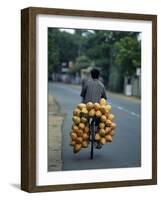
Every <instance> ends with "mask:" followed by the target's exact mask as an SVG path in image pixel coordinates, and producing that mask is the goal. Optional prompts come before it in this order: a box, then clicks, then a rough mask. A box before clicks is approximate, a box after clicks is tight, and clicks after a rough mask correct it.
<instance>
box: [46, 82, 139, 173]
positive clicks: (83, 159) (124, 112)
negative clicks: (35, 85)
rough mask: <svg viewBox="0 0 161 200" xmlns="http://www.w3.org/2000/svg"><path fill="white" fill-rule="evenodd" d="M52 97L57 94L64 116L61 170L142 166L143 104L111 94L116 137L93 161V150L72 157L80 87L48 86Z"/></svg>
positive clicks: (97, 151)
mask: <svg viewBox="0 0 161 200" xmlns="http://www.w3.org/2000/svg"><path fill="white" fill-rule="evenodd" d="M48 90H49V94H51V95H54V97H55V98H56V100H57V102H58V103H59V105H60V110H61V112H62V113H66V114H67V115H66V118H65V120H64V123H63V127H62V130H63V144H62V160H63V169H62V170H83V169H104V168H123V167H140V166H141V118H140V112H141V110H140V103H139V102H138V101H136V100H131V99H128V98H124V97H122V96H119V95H109V94H108V93H107V97H108V101H109V102H110V104H111V105H112V113H113V114H114V115H115V116H116V119H115V122H116V124H117V129H116V135H115V137H114V138H113V142H112V143H110V144H109V143H108V144H106V145H104V146H103V148H102V149H95V150H94V159H93V160H91V159H90V148H87V149H82V150H81V151H80V152H79V153H78V154H73V151H72V147H71V146H70V145H69V143H70V136H69V133H70V130H71V124H72V119H71V118H72V111H73V109H74V108H75V107H76V105H77V104H78V103H79V102H80V101H81V98H80V88H79V87H73V86H70V85H67V84H62V83H49V85H48Z"/></svg>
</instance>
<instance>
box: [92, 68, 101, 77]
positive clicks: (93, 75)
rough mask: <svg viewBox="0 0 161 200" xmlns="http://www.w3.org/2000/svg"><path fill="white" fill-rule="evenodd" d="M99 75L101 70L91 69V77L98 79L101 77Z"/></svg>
mask: <svg viewBox="0 0 161 200" xmlns="http://www.w3.org/2000/svg"><path fill="white" fill-rule="evenodd" d="M99 75H100V72H99V70H98V69H92V70H91V77H92V78H93V79H98V78H99Z"/></svg>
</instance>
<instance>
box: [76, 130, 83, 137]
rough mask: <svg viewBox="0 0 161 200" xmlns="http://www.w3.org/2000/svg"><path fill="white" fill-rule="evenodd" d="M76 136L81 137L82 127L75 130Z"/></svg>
mask: <svg viewBox="0 0 161 200" xmlns="http://www.w3.org/2000/svg"><path fill="white" fill-rule="evenodd" d="M77 136H78V137H82V136H83V130H82V129H79V130H78V131H77Z"/></svg>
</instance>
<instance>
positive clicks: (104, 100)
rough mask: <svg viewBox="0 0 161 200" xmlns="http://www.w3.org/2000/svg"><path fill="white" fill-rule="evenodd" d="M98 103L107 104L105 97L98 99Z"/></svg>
mask: <svg viewBox="0 0 161 200" xmlns="http://www.w3.org/2000/svg"><path fill="white" fill-rule="evenodd" d="M100 105H101V106H105V105H107V101H106V99H104V98H102V99H101V100H100Z"/></svg>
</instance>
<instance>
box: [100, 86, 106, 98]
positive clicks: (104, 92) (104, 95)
mask: <svg viewBox="0 0 161 200" xmlns="http://www.w3.org/2000/svg"><path fill="white" fill-rule="evenodd" d="M101 97H102V98H104V99H107V96H106V90H105V87H104V86H103V92H102V96H101Z"/></svg>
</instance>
